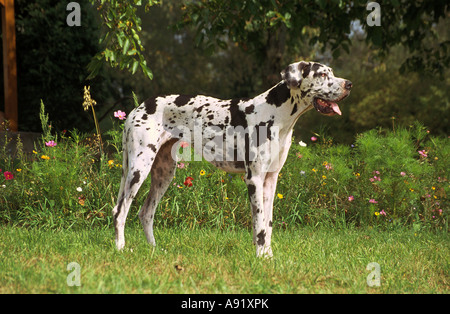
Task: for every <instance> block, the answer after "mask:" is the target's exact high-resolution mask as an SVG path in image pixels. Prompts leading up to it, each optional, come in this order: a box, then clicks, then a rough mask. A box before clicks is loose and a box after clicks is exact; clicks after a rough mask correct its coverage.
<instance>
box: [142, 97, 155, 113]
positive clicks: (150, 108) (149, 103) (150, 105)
mask: <svg viewBox="0 0 450 314" xmlns="http://www.w3.org/2000/svg"><path fill="white" fill-rule="evenodd" d="M156 107H157V105H156V98H149V99H147V100H146V101H144V108H145V112H146V113H147V114H154V113H155V112H156Z"/></svg>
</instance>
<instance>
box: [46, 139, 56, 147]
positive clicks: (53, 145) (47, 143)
mask: <svg viewBox="0 0 450 314" xmlns="http://www.w3.org/2000/svg"><path fill="white" fill-rule="evenodd" d="M45 146H47V147H55V146H56V142H55V141H53V140H52V141H48V142H46V143H45Z"/></svg>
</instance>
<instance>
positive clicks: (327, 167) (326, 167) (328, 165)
mask: <svg viewBox="0 0 450 314" xmlns="http://www.w3.org/2000/svg"><path fill="white" fill-rule="evenodd" d="M325 169H327V170H331V169H333V166H331V164H326V165H325Z"/></svg>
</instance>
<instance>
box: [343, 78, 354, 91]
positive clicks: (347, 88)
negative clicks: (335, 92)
mask: <svg viewBox="0 0 450 314" xmlns="http://www.w3.org/2000/svg"><path fill="white" fill-rule="evenodd" d="M352 87H353V84H352V82H350V81H348V80H346V81H345V89H346V90H351V89H352Z"/></svg>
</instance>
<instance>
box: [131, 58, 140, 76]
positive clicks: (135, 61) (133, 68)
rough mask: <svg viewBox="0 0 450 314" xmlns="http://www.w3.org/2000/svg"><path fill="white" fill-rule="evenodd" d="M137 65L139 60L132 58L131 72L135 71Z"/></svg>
mask: <svg viewBox="0 0 450 314" xmlns="http://www.w3.org/2000/svg"><path fill="white" fill-rule="evenodd" d="M138 66H139V61H137V60H134V62H133V66H132V67H131V74H134V73H136V70H137V68H138Z"/></svg>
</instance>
